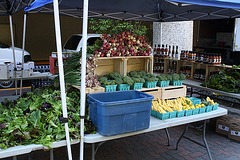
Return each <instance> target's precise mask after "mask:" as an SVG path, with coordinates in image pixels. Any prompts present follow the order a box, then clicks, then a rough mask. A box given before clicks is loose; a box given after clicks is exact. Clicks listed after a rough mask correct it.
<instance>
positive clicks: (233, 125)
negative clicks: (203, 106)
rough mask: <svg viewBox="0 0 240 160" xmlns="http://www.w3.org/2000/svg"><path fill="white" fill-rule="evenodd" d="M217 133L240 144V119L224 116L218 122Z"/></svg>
mask: <svg viewBox="0 0 240 160" xmlns="http://www.w3.org/2000/svg"><path fill="white" fill-rule="evenodd" d="M216 132H217V133H219V134H222V135H226V136H228V138H229V139H232V140H236V141H239V142H240V118H237V117H233V116H222V117H221V118H219V119H218V120H217V124H216Z"/></svg>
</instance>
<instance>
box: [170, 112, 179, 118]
mask: <svg viewBox="0 0 240 160" xmlns="http://www.w3.org/2000/svg"><path fill="white" fill-rule="evenodd" d="M176 117H177V111H173V112H169V118H176Z"/></svg>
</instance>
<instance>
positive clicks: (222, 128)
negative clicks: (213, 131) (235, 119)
mask: <svg viewBox="0 0 240 160" xmlns="http://www.w3.org/2000/svg"><path fill="white" fill-rule="evenodd" d="M218 129H221V130H224V131H227V132H228V131H229V127H226V126H223V125H221V124H219V125H218Z"/></svg>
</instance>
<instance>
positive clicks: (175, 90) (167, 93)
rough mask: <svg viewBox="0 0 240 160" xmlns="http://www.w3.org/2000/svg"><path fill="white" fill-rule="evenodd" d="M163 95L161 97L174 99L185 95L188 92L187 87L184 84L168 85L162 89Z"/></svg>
mask: <svg viewBox="0 0 240 160" xmlns="http://www.w3.org/2000/svg"><path fill="white" fill-rule="evenodd" d="M160 92H161V94H160V95H161V97H159V99H173V98H178V97H185V96H186V94H187V87H186V86H185V85H182V86H168V87H163V88H161V89H160Z"/></svg>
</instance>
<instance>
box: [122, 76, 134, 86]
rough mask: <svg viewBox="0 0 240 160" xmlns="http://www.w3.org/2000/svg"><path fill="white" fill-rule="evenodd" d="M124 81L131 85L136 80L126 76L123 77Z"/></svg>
mask: <svg viewBox="0 0 240 160" xmlns="http://www.w3.org/2000/svg"><path fill="white" fill-rule="evenodd" d="M123 83H124V84H128V85H129V86H132V85H133V83H134V81H133V80H132V78H131V77H128V76H125V77H124V78H123Z"/></svg>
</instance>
